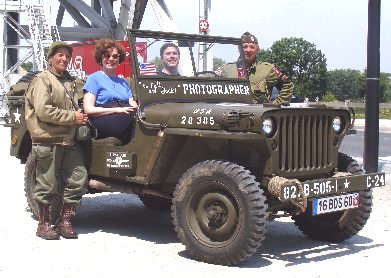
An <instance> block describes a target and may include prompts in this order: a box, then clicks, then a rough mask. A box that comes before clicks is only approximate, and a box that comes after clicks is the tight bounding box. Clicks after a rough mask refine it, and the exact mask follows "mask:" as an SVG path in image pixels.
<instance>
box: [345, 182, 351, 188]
mask: <svg viewBox="0 0 391 278" xmlns="http://www.w3.org/2000/svg"><path fill="white" fill-rule="evenodd" d="M349 184H350V182H348V180H345V182H344V185H345V188H349Z"/></svg>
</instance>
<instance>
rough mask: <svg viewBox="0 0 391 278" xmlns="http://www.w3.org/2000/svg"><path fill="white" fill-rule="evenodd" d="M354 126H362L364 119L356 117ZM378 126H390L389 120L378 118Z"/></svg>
mask: <svg viewBox="0 0 391 278" xmlns="http://www.w3.org/2000/svg"><path fill="white" fill-rule="evenodd" d="M354 126H357V127H363V126H365V119H356V120H355V121H354ZM379 127H391V120H386V119H380V120H379Z"/></svg>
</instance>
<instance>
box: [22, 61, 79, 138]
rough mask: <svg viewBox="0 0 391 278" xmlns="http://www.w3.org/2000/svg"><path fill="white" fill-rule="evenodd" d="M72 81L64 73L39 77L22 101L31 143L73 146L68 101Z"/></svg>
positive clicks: (71, 108)
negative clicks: (23, 101)
mask: <svg viewBox="0 0 391 278" xmlns="http://www.w3.org/2000/svg"><path fill="white" fill-rule="evenodd" d="M74 81H75V79H74V78H73V77H72V76H71V75H70V74H69V73H68V72H67V71H65V72H64V73H63V74H62V75H58V74H57V73H55V72H54V71H52V70H50V69H49V70H46V71H44V72H41V73H39V74H38V75H37V76H36V77H35V78H34V80H33V81H32V82H31V84H30V86H29V88H28V90H27V93H26V98H25V102H26V103H25V104H26V105H25V118H26V123H27V128H28V130H29V132H30V135H31V139H32V141H33V143H38V144H39V143H53V144H64V145H73V144H74V140H75V131H76V122H75V120H76V115H75V110H76V109H75V108H74V106H73V103H72V99H71V97H70V96H69V95H68V94H67V92H66V90H68V92H70V93H71V94H73V93H74V91H75V90H74V86H75V82H74Z"/></svg>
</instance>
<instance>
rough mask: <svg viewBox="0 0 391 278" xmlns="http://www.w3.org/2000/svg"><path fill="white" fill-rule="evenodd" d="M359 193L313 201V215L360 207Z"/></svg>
mask: <svg viewBox="0 0 391 278" xmlns="http://www.w3.org/2000/svg"><path fill="white" fill-rule="evenodd" d="M358 203H359V195H358V193H353V194H346V195H338V196H332V197H326V198H319V199H313V200H312V215H319V214H323V213H328V212H334V211H339V210H345V209H350V208H356V207H358Z"/></svg>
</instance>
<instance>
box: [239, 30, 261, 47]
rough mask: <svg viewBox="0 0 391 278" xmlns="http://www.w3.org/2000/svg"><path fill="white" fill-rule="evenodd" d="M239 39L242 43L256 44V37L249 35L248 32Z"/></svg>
mask: <svg viewBox="0 0 391 278" xmlns="http://www.w3.org/2000/svg"><path fill="white" fill-rule="evenodd" d="M241 39H242V43H249V42H252V43H256V44H258V40H257V37H256V36H254V35H253V34H251V33H250V32H245V33H243V35H242V36H241Z"/></svg>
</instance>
